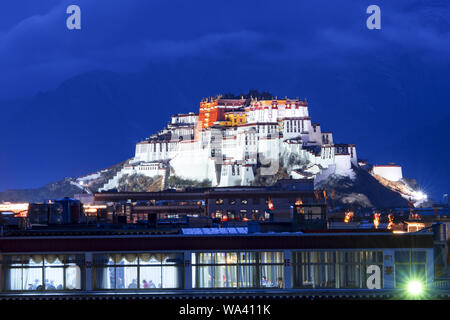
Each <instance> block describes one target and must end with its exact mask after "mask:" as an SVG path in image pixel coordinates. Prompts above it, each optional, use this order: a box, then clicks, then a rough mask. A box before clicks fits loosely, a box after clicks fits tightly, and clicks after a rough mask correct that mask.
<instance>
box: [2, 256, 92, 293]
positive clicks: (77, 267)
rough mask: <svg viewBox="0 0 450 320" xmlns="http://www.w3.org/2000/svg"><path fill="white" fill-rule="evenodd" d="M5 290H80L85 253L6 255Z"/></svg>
mask: <svg viewBox="0 0 450 320" xmlns="http://www.w3.org/2000/svg"><path fill="white" fill-rule="evenodd" d="M3 265H4V268H5V272H4V275H5V283H4V284H5V290H8V291H28V290H46V291H49V290H81V289H82V287H81V283H82V268H81V266H83V265H84V257H83V256H82V255H59V254H48V255H21V256H4V257H3Z"/></svg>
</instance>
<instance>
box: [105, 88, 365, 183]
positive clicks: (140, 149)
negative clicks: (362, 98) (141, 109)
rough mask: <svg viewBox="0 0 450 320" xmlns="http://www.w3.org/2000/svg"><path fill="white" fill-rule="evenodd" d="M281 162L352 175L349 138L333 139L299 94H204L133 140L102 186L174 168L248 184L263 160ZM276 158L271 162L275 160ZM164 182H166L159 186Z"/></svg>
mask: <svg viewBox="0 0 450 320" xmlns="http://www.w3.org/2000/svg"><path fill="white" fill-rule="evenodd" d="M269 163H273V164H274V166H273V168H271V169H272V171H271V172H268V173H263V174H266V175H275V174H276V173H277V171H278V167H279V166H282V165H283V166H284V167H285V168H286V169H287V171H288V172H287V173H288V174H289V175H292V176H293V177H294V178H308V179H314V178H315V177H316V176H318V177H319V178H321V179H323V178H324V177H326V176H328V175H330V174H334V173H335V174H339V175H343V176H352V170H351V167H352V165H353V166H358V161H357V154H356V146H355V145H354V144H336V145H335V144H334V142H333V134H332V133H331V132H322V131H321V127H320V124H318V123H312V122H311V118H310V115H309V109H308V103H307V102H306V100H305V101H304V100H299V99H288V98H285V99H277V98H275V99H270V100H264V99H263V100H258V99H257V98H250V99H243V98H242V99H224V98H222V97H221V96H218V97H214V98H212V97H210V98H207V99H203V100H202V101H201V102H200V107H199V111H198V113H188V114H177V115H173V116H172V120H171V122H170V123H169V124H168V125H167V127H165V128H164V129H162V130H161V131H159V132H158V133H156V134H154V135H152V136H151V137H149V138H148V139H145V140H144V141H140V142H138V143H137V144H136V152H135V155H134V157H133V159H131V161H130V162H129V163H127V164H126V165H124V167H123V168H122V170H120V171H119V172H117V174H116V175H115V176H114V177H112V178H111V179H110V180H109V181H108V182H107V183H106V184H105V185H104V186H103V187H102V188H100V191H107V190H111V189H115V188H117V186H118V184H119V181H120V179H121V178H122V177H124V176H125V175H133V174H142V175H145V176H148V177H162V179H163V185H164V184H166V182H167V178H168V177H170V176H175V177H178V178H182V179H190V180H195V181H205V180H208V181H209V182H210V183H211V186H213V187H217V186H221V187H228V186H250V185H255V181H256V180H257V179H258V176H259V175H260V174H261V172H259V171H258V170H259V169H260V168H261V166H265V165H267V164H269ZM275 164H276V165H275ZM163 189H164V188H163Z"/></svg>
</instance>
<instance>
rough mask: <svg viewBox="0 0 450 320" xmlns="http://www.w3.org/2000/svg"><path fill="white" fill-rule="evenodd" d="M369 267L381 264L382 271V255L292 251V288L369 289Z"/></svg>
mask: <svg viewBox="0 0 450 320" xmlns="http://www.w3.org/2000/svg"><path fill="white" fill-rule="evenodd" d="M369 265H378V266H379V267H380V269H381V270H383V252H382V251H302V252H293V253H292V275H293V277H292V285H293V287H294V288H366V281H367V267H368V266H369Z"/></svg>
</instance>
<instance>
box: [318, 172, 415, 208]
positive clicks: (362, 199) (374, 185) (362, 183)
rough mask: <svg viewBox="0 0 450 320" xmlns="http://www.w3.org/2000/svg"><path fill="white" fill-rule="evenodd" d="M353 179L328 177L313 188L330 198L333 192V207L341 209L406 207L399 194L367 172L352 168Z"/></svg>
mask: <svg viewBox="0 0 450 320" xmlns="http://www.w3.org/2000/svg"><path fill="white" fill-rule="evenodd" d="M353 171H354V172H355V177H354V179H350V178H349V177H344V176H336V175H330V176H329V177H328V178H327V179H326V180H324V181H321V182H320V183H319V184H317V185H316V186H315V188H316V189H326V190H327V194H328V195H329V196H328V197H329V198H330V197H331V195H332V194H333V190H334V205H335V206H343V207H354V208H357V207H362V208H369V207H377V208H388V207H407V206H408V201H407V200H405V199H404V198H403V197H402V196H401V195H400V194H399V193H397V192H394V191H392V190H390V189H388V188H386V187H385V186H383V185H382V184H381V183H379V182H378V181H377V180H376V179H375V178H374V177H373V176H372V175H371V174H370V173H369V172H367V171H366V170H364V169H361V168H356V167H353Z"/></svg>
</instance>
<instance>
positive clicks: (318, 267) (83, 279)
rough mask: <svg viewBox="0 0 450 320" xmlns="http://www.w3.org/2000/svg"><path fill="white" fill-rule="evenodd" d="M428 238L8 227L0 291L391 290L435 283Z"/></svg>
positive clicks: (387, 293) (1, 246)
mask: <svg viewBox="0 0 450 320" xmlns="http://www.w3.org/2000/svg"><path fill="white" fill-rule="evenodd" d="M433 239H434V238H433V234H432V233H415V234H402V235H395V234H392V233H390V232H368V231H366V232H364V233H361V232H337V233H336V232H335V233H333V232H326V231H321V232H299V231H298V232H282V233H280V232H269V233H261V232H255V233H252V232H251V231H250V229H249V228H246V227H237V228H181V229H172V230H169V229H166V230H157V229H155V230H151V229H136V228H134V229H131V228H128V229H124V228H119V229H114V228H112V227H111V228H106V227H105V228H103V229H101V228H97V227H90V228H88V227H84V228H83V227H81V226H80V227H78V228H71V229H64V228H50V227H48V228H45V229H36V230H33V229H32V230H27V231H20V230H16V231H13V230H10V231H8V232H6V233H4V234H3V236H2V237H0V260H1V264H0V265H1V269H0V274H1V287H0V299H6V298H8V299H11V298H14V299H23V298H33V297H37V296H39V298H40V299H42V298H45V297H54V296H55V295H57V296H61V297H66V298H80V297H81V298H92V297H109V298H118V297H124V296H127V297H129V296H135V297H141V298H151V297H157V296H166V297H182V296H228V295H245V296H252V295H258V296H261V295H262V296H264V295H266V296H272V295H277V296H316V295H322V296H324V295H327V296H341V297H344V296H347V297H348V295H352V296H354V297H372V298H380V297H384V298H386V297H391V298H392V297H396V295H397V294H398V293H399V292H401V291H402V290H403V288H404V286H405V284H406V283H407V282H408V281H409V280H410V279H413V278H414V279H420V281H422V283H423V285H424V286H425V287H427V288H429V289H430V290H431V289H432V290H435V288H434V285H433V281H434V260H433V259H434V254H433V250H434V249H433V247H434V240H433ZM373 274H376V277H377V278H376V281H373V280H372V279H370V277H371V275H373ZM111 293H114V295H111Z"/></svg>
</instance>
